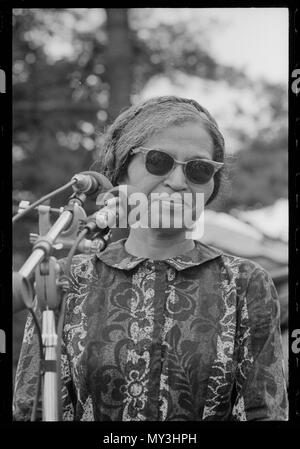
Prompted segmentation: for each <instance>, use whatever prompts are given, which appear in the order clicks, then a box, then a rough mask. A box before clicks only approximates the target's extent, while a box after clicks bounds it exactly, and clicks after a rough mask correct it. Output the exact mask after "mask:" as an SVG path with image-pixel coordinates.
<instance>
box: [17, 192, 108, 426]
mask: <svg viewBox="0 0 300 449" xmlns="http://www.w3.org/2000/svg"><path fill="white" fill-rule="evenodd" d="M85 199H86V195H84V194H83V193H74V194H73V195H72V196H71V198H70V200H69V202H68V205H67V206H66V207H65V208H64V210H63V212H62V213H61V215H60V216H59V218H58V219H57V220H56V222H55V223H54V224H53V225H52V226H51V224H50V219H49V214H50V206H45V205H41V206H39V207H38V211H39V235H36V234H31V241H32V242H34V246H33V252H32V254H31V255H30V257H29V258H28V259H27V261H26V262H25V263H24V265H23V266H22V267H21V268H20V270H19V272H18V273H13V288H14V295H16V297H18V300H20V298H21V299H22V300H23V302H24V303H25V306H26V307H27V308H32V304H33V295H32V289H31V285H30V282H29V278H30V277H31V276H32V274H33V272H34V271H35V289H36V294H37V299H38V302H39V305H40V309H41V310H42V341H43V349H44V360H43V364H42V367H41V372H42V374H43V393H42V403H43V421H58V420H59V414H60V413H59V411H60V407H59V405H60V404H59V400H58V398H59V396H58V394H59V393H60V392H58V388H57V385H58V384H59V382H58V376H60V375H61V373H60V372H59V373H58V372H57V368H58V367H60V360H59V361H58V363H57V343H58V336H57V331H56V322H55V312H56V311H58V310H59V307H60V303H61V300H62V293H63V291H64V292H65V291H66V290H67V289H68V281H67V279H66V278H65V277H64V278H63V277H61V278H59V276H60V274H61V273H60V267H59V264H58V263H57V260H56V258H55V257H53V256H50V253H51V251H52V249H53V248H54V249H61V248H63V247H70V246H72V244H73V242H74V240H75V239H76V237H77V234H78V228H79V226H80V224H81V223H82V222H85V220H86V218H87V217H86V213H85V211H84V209H83V208H82V204H83V202H84V201H85ZM59 236H60V238H59ZM87 242H89V241H87V240H86V241H85V248H84V247H81V249H85V250H86V251H85V252H87V250H88V251H89V252H91V250H93V249H94V250H95V249H97V251H98V250H100V251H101V249H104V246H105V242H104V241H103V239H102V242H101V239H100V240H99V244H98V247H97V248H95V245H94V248H93V245H92V244H90V245H87ZM101 245H102V246H101ZM59 380H60V377H59Z"/></svg>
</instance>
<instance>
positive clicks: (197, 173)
mask: <svg viewBox="0 0 300 449" xmlns="http://www.w3.org/2000/svg"><path fill="white" fill-rule="evenodd" d="M136 153H143V155H144V162H145V167H146V169H147V170H148V172H149V173H151V174H152V175H156V176H165V175H167V174H168V173H169V172H170V171H171V170H172V169H173V168H174V166H175V164H179V165H183V171H184V174H185V176H186V178H187V179H188V180H189V181H190V182H192V183H194V184H206V183H207V182H208V181H210V180H211V178H212V177H213V176H214V174H215V173H216V172H217V171H218V170H220V168H222V166H223V165H224V164H223V162H215V161H211V160H208V159H192V160H190V161H187V162H181V161H177V160H176V159H175V158H174V157H173V156H171V154H169V153H167V152H166V151H164V150H156V149H155V150H153V149H151V148H145V147H139V148H134V149H133V150H131V154H136Z"/></svg>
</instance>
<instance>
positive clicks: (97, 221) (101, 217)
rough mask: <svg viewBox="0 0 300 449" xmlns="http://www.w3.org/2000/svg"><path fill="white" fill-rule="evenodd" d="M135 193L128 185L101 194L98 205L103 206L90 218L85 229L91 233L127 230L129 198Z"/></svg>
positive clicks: (97, 201)
mask: <svg viewBox="0 0 300 449" xmlns="http://www.w3.org/2000/svg"><path fill="white" fill-rule="evenodd" d="M133 192H135V190H134V188H133V187H131V186H128V185H119V186H116V187H114V188H112V189H110V190H109V191H108V192H105V193H100V194H99V195H98V197H97V200H96V204H97V205H98V206H102V207H101V208H100V210H99V211H98V212H95V213H94V214H93V215H92V216H91V217H89V218H88V222H87V224H86V226H85V227H87V228H88V229H89V230H90V231H95V230H96V229H97V228H98V229H106V228H127V227H128V223H127V215H128V197H129V193H133Z"/></svg>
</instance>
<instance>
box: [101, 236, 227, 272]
mask: <svg viewBox="0 0 300 449" xmlns="http://www.w3.org/2000/svg"><path fill="white" fill-rule="evenodd" d="M125 241H126V238H124V239H121V240H118V241H116V242H113V243H110V244H109V245H108V246H107V248H105V250H104V251H101V252H99V253H97V257H98V259H100V260H102V261H103V262H104V263H105V264H106V265H109V266H111V267H114V268H119V269H120V270H128V271H129V270H132V269H133V268H135V267H136V266H137V265H139V264H141V263H142V262H144V261H145V260H149V259H148V258H146V257H137V256H133V255H132V254H129V253H128V252H127V251H126V249H125ZM221 254H223V253H222V251H221V250H219V249H217V248H214V247H212V246H208V245H205V244H204V243H200V242H199V241H197V240H195V246H194V248H193V249H191V250H189V251H187V252H186V253H184V254H181V255H180V256H175V257H172V258H170V259H164V261H163V262H166V263H167V264H169V265H170V266H171V267H173V268H176V270H178V271H181V270H185V269H186V268H189V267H193V266H196V265H201V264H202V263H204V262H207V261H209V260H212V259H215V258H216V257H219V256H220V255H221Z"/></svg>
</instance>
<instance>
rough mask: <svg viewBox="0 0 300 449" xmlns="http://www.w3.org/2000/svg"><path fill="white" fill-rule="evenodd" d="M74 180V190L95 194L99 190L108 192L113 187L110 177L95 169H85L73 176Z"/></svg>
mask: <svg viewBox="0 0 300 449" xmlns="http://www.w3.org/2000/svg"><path fill="white" fill-rule="evenodd" d="M72 181H76V183H75V184H74V185H73V186H72V188H73V190H74V192H76V193H78V192H79V193H84V194H85V195H93V194H94V193H97V192H103V191H104V192H106V191H107V190H110V189H112V188H113V185H112V183H111V182H110V181H109V179H108V178H107V177H106V176H104V175H102V174H101V173H98V172H95V171H83V172H81V173H78V174H76V175H74V176H73V178H72Z"/></svg>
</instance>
